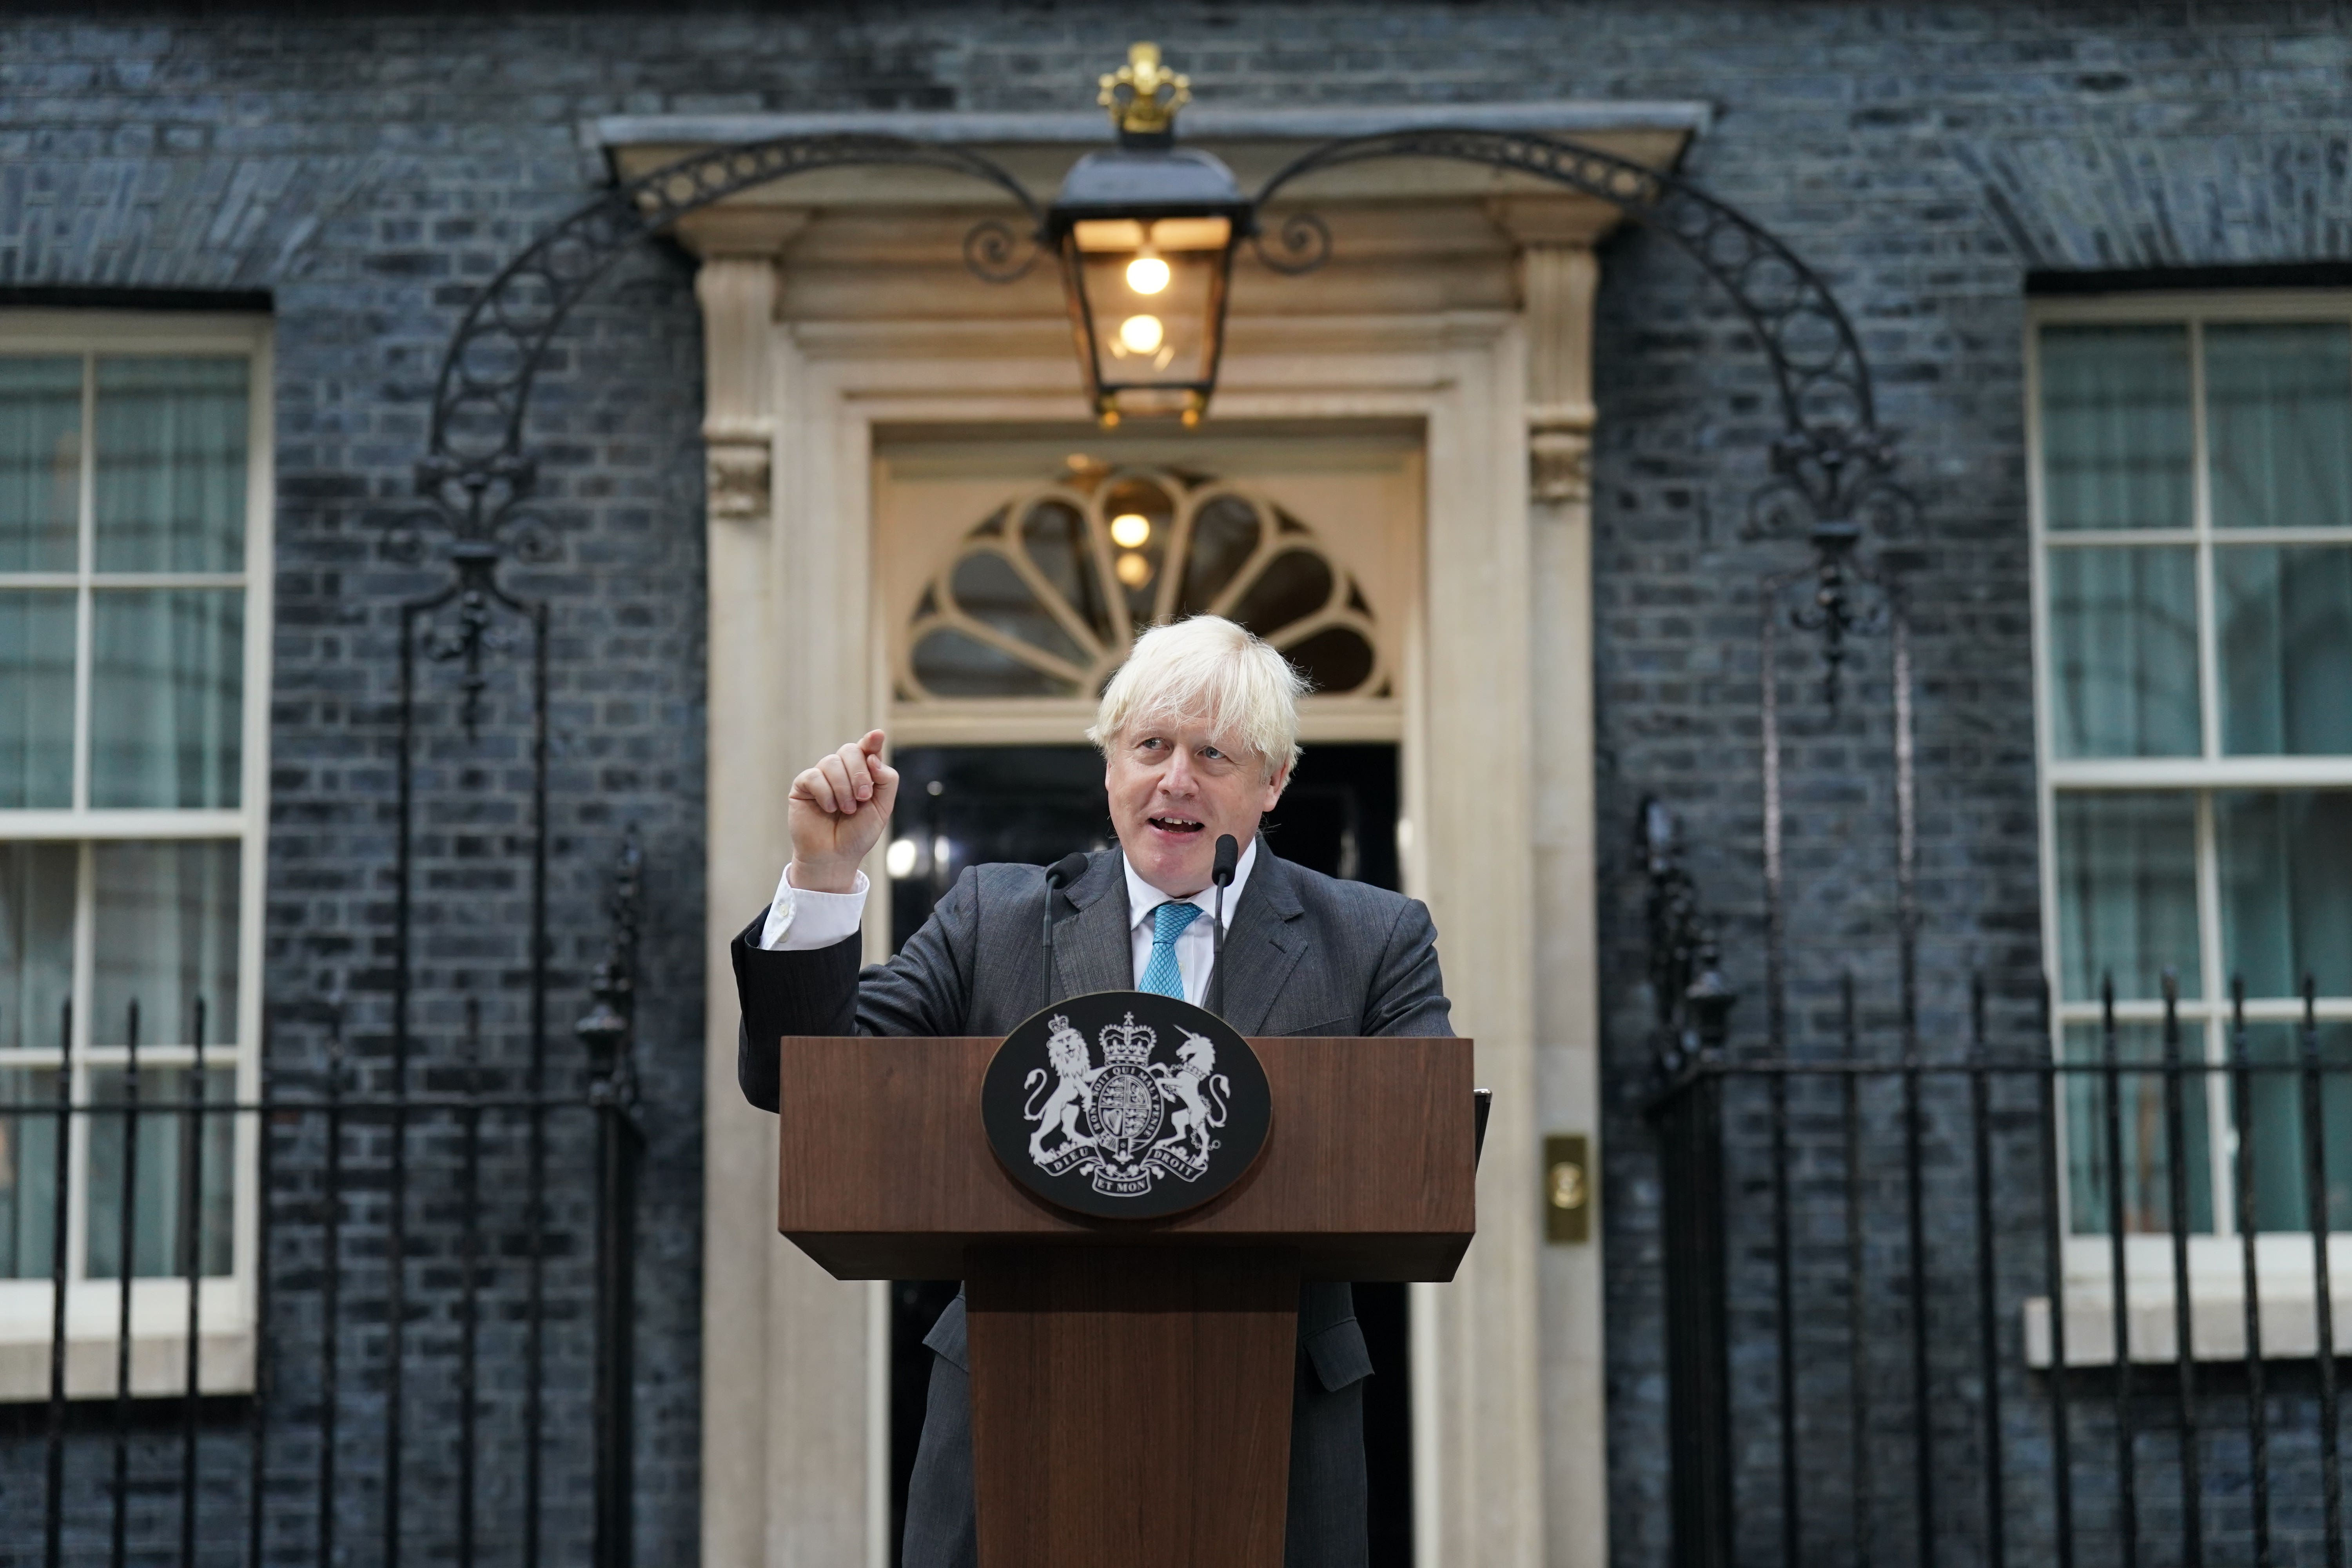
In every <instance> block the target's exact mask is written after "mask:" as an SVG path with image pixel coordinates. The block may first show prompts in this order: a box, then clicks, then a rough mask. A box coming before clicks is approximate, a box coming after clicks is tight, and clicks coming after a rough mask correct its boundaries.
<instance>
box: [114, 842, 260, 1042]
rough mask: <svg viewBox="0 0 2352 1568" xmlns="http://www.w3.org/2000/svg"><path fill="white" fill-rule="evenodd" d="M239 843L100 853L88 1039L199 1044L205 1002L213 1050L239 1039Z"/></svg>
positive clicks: (126, 847)
mask: <svg viewBox="0 0 2352 1568" xmlns="http://www.w3.org/2000/svg"><path fill="white" fill-rule="evenodd" d="M238 850H239V846H238V844H237V841H236V840H235V839H233V838H222V839H184V840H179V841H172V840H163V841H158V842H146V843H142V842H137V841H131V842H124V843H102V844H98V845H95V846H93V847H92V848H91V851H90V853H91V858H92V860H93V863H94V868H95V869H94V880H95V882H96V885H97V894H98V909H97V921H96V925H97V930H96V942H97V946H96V952H95V953H94V958H95V961H96V965H97V975H96V982H95V989H94V991H93V994H92V995H91V998H90V1017H89V1037H90V1039H91V1041H92V1042H93V1043H95V1044H98V1045H102V1046H119V1045H123V1044H126V1043H127V1042H128V1041H129V1039H130V1023H129V1020H130V1016H131V1005H132V1004H133V1003H136V1004H137V1005H138V1007H139V1038H140V1043H141V1044H142V1045H150V1046H152V1045H166V1044H170V1045H181V1044H187V1043H190V1042H191V1040H192V1038H193V1037H194V1029H195V1004H196V1001H197V999H198V998H199V997H201V998H202V999H203V1000H204V1004H205V1044H206V1045H207V1046H212V1045H227V1044H229V1043H230V1042H232V1041H234V1040H235V1039H236V1004H237V973H236V931H237V918H236V917H237V855H238Z"/></svg>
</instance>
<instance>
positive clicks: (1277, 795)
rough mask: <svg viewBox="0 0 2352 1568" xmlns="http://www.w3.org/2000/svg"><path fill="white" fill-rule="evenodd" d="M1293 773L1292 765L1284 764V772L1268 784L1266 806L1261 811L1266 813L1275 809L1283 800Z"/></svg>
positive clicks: (1276, 775) (1277, 774)
mask: <svg viewBox="0 0 2352 1568" xmlns="http://www.w3.org/2000/svg"><path fill="white" fill-rule="evenodd" d="M1293 771H1294V770H1293V769H1292V767H1291V765H1290V764H1289V763H1283V764H1282V771H1281V772H1280V773H1276V774H1275V775H1274V777H1273V778H1272V779H1270V780H1268V781H1267V782H1266V786H1265V790H1266V794H1265V805H1264V806H1262V807H1260V808H1259V809H1261V810H1264V811H1272V810H1273V809H1274V807H1275V804H1276V802H1277V801H1279V800H1281V799H1282V792H1283V791H1284V790H1286V789H1288V788H1289V787H1290V775H1291V773H1292V772H1293Z"/></svg>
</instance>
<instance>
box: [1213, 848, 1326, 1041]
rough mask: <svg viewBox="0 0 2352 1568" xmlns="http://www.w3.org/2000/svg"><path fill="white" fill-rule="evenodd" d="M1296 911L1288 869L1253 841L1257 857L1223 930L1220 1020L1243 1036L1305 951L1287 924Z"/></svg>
mask: <svg viewBox="0 0 2352 1568" xmlns="http://www.w3.org/2000/svg"><path fill="white" fill-rule="evenodd" d="M1300 909H1301V905H1300V904H1299V902H1298V893H1297V889H1296V888H1294V887H1293V886H1292V885H1291V871H1290V867H1289V866H1288V865H1287V864H1286V863H1285V862H1284V861H1282V860H1280V859H1277V858H1276V857H1275V854H1274V852H1273V851H1272V850H1271V849H1269V848H1267V847H1266V845H1265V840H1264V839H1263V838H1261V839H1259V840H1258V845H1257V861H1256V863H1255V865H1253V866H1252V867H1251V868H1250V878H1249V881H1248V883H1247V884H1246V885H1244V887H1243V889H1242V898H1241V903H1240V905H1239V906H1238V907H1237V908H1235V909H1234V921H1233V924H1232V926H1231V927H1229V928H1228V929H1227V930H1226V931H1225V1022H1226V1023H1228V1024H1231V1025H1232V1026H1234V1028H1235V1029H1238V1030H1239V1031H1240V1032H1241V1033H1243V1034H1244V1035H1254V1034H1256V1033H1258V1032H1259V1031H1261V1030H1262V1029H1264V1028H1265V1020H1266V1018H1267V1016H1268V1015H1270V1014H1271V1013H1272V1012H1273V1011H1274V1004H1275V1002H1276V999H1277V998H1278V997H1280V996H1281V994H1282V987H1283V984H1284V983H1285V982H1286V981H1287V980H1288V979H1289V978H1290V972H1291V971H1292V970H1293V969H1295V968H1297V964H1298V961H1299V959H1300V958H1301V957H1302V956H1304V955H1305V953H1306V952H1307V939H1306V936H1305V935H1304V933H1302V932H1301V931H1299V930H1298V928H1297V926H1295V925H1294V924H1292V923H1291V922H1293V921H1296V920H1297V918H1298V915H1299V912H1300Z"/></svg>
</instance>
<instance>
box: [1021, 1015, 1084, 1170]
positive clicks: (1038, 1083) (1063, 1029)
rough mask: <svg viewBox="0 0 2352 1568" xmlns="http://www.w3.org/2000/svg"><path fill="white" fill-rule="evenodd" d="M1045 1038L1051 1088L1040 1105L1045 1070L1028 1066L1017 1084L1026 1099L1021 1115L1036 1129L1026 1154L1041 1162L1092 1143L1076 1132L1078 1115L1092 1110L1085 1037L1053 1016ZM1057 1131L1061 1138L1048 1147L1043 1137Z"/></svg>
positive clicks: (1082, 1134)
mask: <svg viewBox="0 0 2352 1568" xmlns="http://www.w3.org/2000/svg"><path fill="white" fill-rule="evenodd" d="M1050 1028H1051V1030H1052V1032H1051V1033H1050V1034H1048V1035H1047V1036H1046V1037H1045V1059H1046V1060H1047V1061H1048V1062H1050V1063H1052V1064H1053V1068H1054V1089H1053V1092H1052V1093H1051V1094H1048V1095H1046V1096H1045V1105H1044V1106H1043V1107H1042V1108H1041V1107H1040V1106H1039V1105H1038V1103H1037V1098H1038V1095H1039V1093H1040V1092H1041V1091H1043V1090H1044V1089H1045V1068H1030V1069H1029V1075H1028V1077H1027V1078H1025V1079H1023V1080H1022V1083H1021V1088H1022V1092H1023V1093H1024V1094H1026V1095H1027V1096H1028V1101H1027V1103H1026V1104H1024V1105H1023V1106H1022V1108H1021V1118H1022V1120H1023V1121H1034V1122H1035V1123H1036V1124H1037V1130H1036V1131H1034V1132H1032V1133H1031V1134H1030V1135H1029V1157H1030V1158H1031V1159H1032V1160H1034V1161H1036V1162H1037V1163H1039V1164H1043V1163H1045V1161H1046V1160H1048V1159H1049V1158H1051V1157H1052V1156H1053V1155H1055V1154H1057V1153H1060V1152H1062V1151H1063V1150H1066V1149H1069V1148H1072V1147H1074V1146H1077V1147H1083V1146H1090V1145H1091V1144H1093V1142H1094V1140H1093V1139H1092V1138H1090V1137H1088V1136H1087V1134H1085V1133H1083V1132H1081V1131H1078V1115H1079V1112H1081V1111H1084V1112H1086V1113H1087V1114H1088V1115H1092V1114H1093V1111H1094V1081H1095V1079H1096V1077H1097V1074H1098V1070H1099V1069H1097V1068H1095V1067H1094V1065H1093V1064H1092V1062H1091V1061H1090V1060H1089V1059H1088V1058H1087V1041H1086V1037H1085V1036H1083V1035H1081V1034H1079V1033H1078V1032H1077V1031H1076V1029H1073V1028H1072V1027H1070V1021H1069V1020H1068V1019H1067V1018H1065V1017H1063V1016H1060V1015H1059V1014H1056V1015H1055V1016H1054V1018H1053V1020H1052V1022H1051V1025H1050ZM1056 1131H1058V1132H1060V1133H1061V1135H1062V1141H1061V1142H1060V1143H1059V1144H1057V1145H1056V1146H1055V1148H1053V1149H1051V1150H1048V1149H1047V1148H1046V1147H1045V1140H1046V1139H1047V1137H1049V1136H1051V1135H1052V1134H1053V1133H1055V1132H1056Z"/></svg>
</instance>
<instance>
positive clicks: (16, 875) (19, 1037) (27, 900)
mask: <svg viewBox="0 0 2352 1568" xmlns="http://www.w3.org/2000/svg"><path fill="white" fill-rule="evenodd" d="M79 859H80V851H79V848H78V847H76V846H74V845H71V844H5V843H0V1051H9V1050H23V1049H26V1048H27V1047H40V1048H49V1047H55V1046H57V1045H58V1040H59V1035H58V1030H59V1028H60V1027H61V1020H62V1018H63V1016H64V1009H65V1000H66V997H67V996H68V994H70V992H71V988H72V985H73V939H74V931H73V924H74V872H75V868H76V866H77V863H78V862H79Z"/></svg>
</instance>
